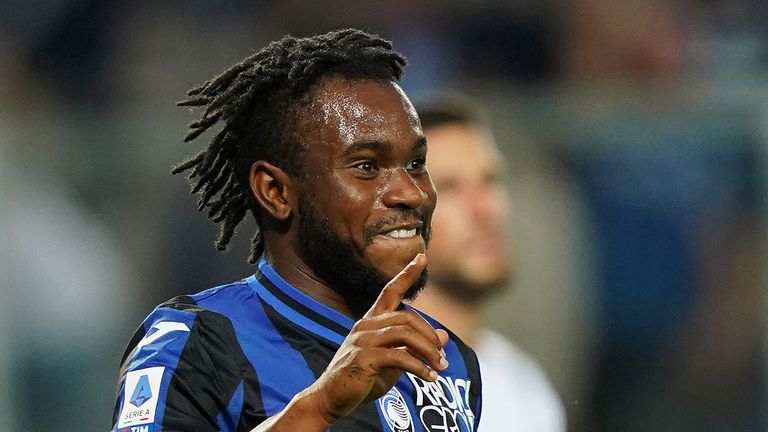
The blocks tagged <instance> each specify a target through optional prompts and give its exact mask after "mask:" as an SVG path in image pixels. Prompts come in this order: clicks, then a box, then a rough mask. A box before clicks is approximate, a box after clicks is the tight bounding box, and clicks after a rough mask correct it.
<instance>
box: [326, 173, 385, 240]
mask: <svg viewBox="0 0 768 432" xmlns="http://www.w3.org/2000/svg"><path fill="white" fill-rule="evenodd" d="M318 186H319V187H320V192H319V193H321V194H323V195H325V196H326V197H327V198H326V199H325V205H324V209H325V211H326V214H327V215H328V218H329V220H330V222H331V225H332V226H333V227H334V229H335V230H336V232H337V234H338V235H339V236H340V237H341V238H343V239H346V240H351V241H353V242H355V243H363V242H364V241H365V238H364V235H363V233H364V231H365V226H366V222H367V220H368V216H369V215H370V211H371V209H372V208H373V205H374V204H373V201H372V195H374V194H371V192H370V191H368V192H366V191H364V190H362V189H361V188H359V187H356V186H355V185H354V184H350V183H349V182H344V181H341V179H339V178H337V177H333V178H332V179H331V182H327V183H324V184H319V185H318ZM323 191H325V192H323Z"/></svg>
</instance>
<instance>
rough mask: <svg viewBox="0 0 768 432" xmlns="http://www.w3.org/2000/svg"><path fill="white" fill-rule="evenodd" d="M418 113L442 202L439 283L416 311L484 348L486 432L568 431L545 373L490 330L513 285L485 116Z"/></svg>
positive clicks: (437, 110)
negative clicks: (500, 300) (488, 308)
mask: <svg viewBox="0 0 768 432" xmlns="http://www.w3.org/2000/svg"><path fill="white" fill-rule="evenodd" d="M417 111H418V113H419V117H420V119H421V124H422V128H423V130H424V135H425V136H426V138H427V142H428V145H429V149H430V151H429V160H428V163H427V165H428V168H429V171H430V175H431V176H432V179H433V181H434V183H435V187H436V189H437V190H438V194H439V198H440V199H439V205H438V208H437V210H436V211H435V215H434V217H433V232H434V237H433V240H432V242H431V244H430V247H429V250H428V257H429V263H430V278H429V281H428V283H427V288H426V289H425V290H424V292H423V293H422V294H421V295H420V296H419V297H418V298H417V299H416V300H415V301H414V305H415V306H416V307H418V308H420V309H422V310H424V311H425V312H427V313H428V314H430V315H432V316H435V317H438V319H439V320H441V321H442V322H444V323H445V324H446V325H447V326H448V327H449V328H451V329H452V330H453V331H455V332H456V333H457V334H458V335H459V337H461V338H462V339H463V340H464V341H466V342H467V343H468V344H469V345H470V346H472V347H473V348H475V350H476V352H477V355H478V360H479V362H480V367H481V373H482V374H483V377H484V382H483V401H484V409H483V416H482V418H481V422H480V428H481V430H484V431H508V430H521V431H530V432H537V431H540V432H545V431H546V432H561V431H564V430H565V428H566V425H565V423H566V421H565V412H564V408H563V404H562V402H561V401H560V398H559V397H558V395H557V393H556V391H555V389H554V388H553V386H552V384H551V383H550V381H549V379H548V378H547V376H546V375H545V373H544V372H543V370H542V369H541V368H540V367H539V365H538V364H537V363H536V362H535V361H534V360H533V359H532V358H531V357H530V356H529V355H528V354H527V353H525V352H524V351H523V350H521V349H520V348H518V347H517V346H515V345H514V344H513V343H512V342H510V341H509V340H507V339H506V338H504V337H503V336H502V335H500V334H498V333H496V332H495V331H493V330H490V329H488V328H485V327H483V308H484V306H485V305H486V304H487V303H488V302H489V301H490V300H491V299H493V298H494V296H496V295H497V294H499V293H500V292H502V291H503V290H504V289H505V288H506V287H507V286H508V285H509V283H510V280H511V278H512V276H513V267H512V266H511V264H510V255H511V254H510V251H509V250H508V246H507V239H506V237H507V230H506V227H505V224H506V220H507V219H508V217H509V214H510V203H509V195H508V191H507V189H506V187H505V185H504V177H505V176H504V172H505V169H504V160H503V156H502V155H501V153H500V152H499V150H498V149H497V147H496V144H495V142H494V138H493V136H492V134H491V131H490V129H489V126H488V124H487V121H486V120H485V116H484V115H483V113H482V110H481V109H480V107H479V106H478V105H477V104H476V103H475V102H474V101H471V100H468V99H466V98H465V97H462V96H458V95H444V96H440V97H436V98H434V99H432V100H430V101H429V102H427V103H425V104H424V105H421V106H417Z"/></svg>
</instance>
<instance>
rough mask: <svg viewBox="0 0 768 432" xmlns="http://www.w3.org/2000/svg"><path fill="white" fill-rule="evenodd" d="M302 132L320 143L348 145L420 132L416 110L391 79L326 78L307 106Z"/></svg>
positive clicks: (391, 138)
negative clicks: (313, 136)
mask: <svg viewBox="0 0 768 432" xmlns="http://www.w3.org/2000/svg"><path fill="white" fill-rule="evenodd" d="M306 114H307V115H306V118H305V120H306V121H305V122H304V123H305V126H306V127H308V129H305V130H304V132H305V133H307V134H309V135H316V134H317V133H319V134H320V136H319V137H318V138H320V142H321V143H325V144H332V143H335V142H336V141H338V143H337V144H341V145H343V146H349V145H351V144H353V143H355V142H358V141H360V140H386V141H393V140H400V139H410V138H411V137H412V135H414V134H417V135H420V134H421V127H420V125H419V121H418V117H417V116H416V112H415V110H414V109H413V106H412V105H411V102H410V101H409V100H408V97H407V96H406V95H405V93H404V92H403V91H402V89H401V88H400V86H398V85H397V84H396V83H394V82H391V81H377V80H376V81H375V80H354V79H346V78H343V77H336V76H332V77H326V78H323V79H321V80H320V82H318V84H317V86H316V87H315V89H314V91H313V92H312V95H311V97H310V103H309V106H308V107H307V111H306Z"/></svg>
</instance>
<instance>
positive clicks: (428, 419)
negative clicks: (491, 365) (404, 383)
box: [406, 372, 475, 432]
mask: <svg viewBox="0 0 768 432" xmlns="http://www.w3.org/2000/svg"><path fill="white" fill-rule="evenodd" d="M406 374H407V375H408V378H409V379H410V380H411V383H413V387H414V389H415V396H416V397H415V402H416V411H417V413H418V418H419V420H420V421H421V424H422V425H424V430H425V431H427V432H474V430H475V414H474V413H473V412H472V408H471V406H470V404H469V388H470V386H471V385H472V381H471V380H465V379H461V378H452V377H443V376H438V378H437V381H435V382H429V381H424V380H423V379H421V378H419V377H417V376H416V375H413V374H412V373H410V372H407V373H406Z"/></svg>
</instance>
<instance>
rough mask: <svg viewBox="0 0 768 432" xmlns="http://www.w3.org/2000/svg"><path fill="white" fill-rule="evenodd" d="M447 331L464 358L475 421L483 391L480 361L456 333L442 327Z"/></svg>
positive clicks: (477, 418)
mask: <svg viewBox="0 0 768 432" xmlns="http://www.w3.org/2000/svg"><path fill="white" fill-rule="evenodd" d="M443 329H444V330H445V331H446V332H448V336H449V337H450V338H451V340H452V341H453V342H454V343H455V344H456V347H457V348H458V349H459V353H460V354H461V357H462V358H463V359H464V367H465V368H466V370H467V377H468V378H469V380H470V381H471V382H472V385H471V386H470V388H469V405H470V407H471V408H472V413H473V414H475V423H478V422H479V421H480V415H481V414H482V410H479V409H477V408H478V399H479V398H480V395H481V394H482V392H483V381H482V379H481V376H480V363H479V362H478V361H477V354H475V351H474V350H473V349H472V348H470V347H469V346H467V344H465V343H464V341H462V340H461V339H459V337H458V336H456V334H454V333H453V332H451V331H450V330H448V329H447V328H445V327H443Z"/></svg>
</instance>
